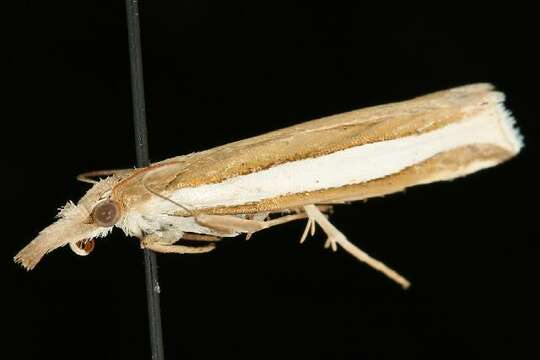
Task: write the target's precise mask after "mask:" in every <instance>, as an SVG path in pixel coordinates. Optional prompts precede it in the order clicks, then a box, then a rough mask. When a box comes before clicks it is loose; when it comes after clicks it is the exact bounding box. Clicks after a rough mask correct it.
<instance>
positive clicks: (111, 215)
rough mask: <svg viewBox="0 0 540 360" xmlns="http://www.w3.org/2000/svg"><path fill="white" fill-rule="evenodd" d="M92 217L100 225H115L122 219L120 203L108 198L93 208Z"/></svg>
mask: <svg viewBox="0 0 540 360" xmlns="http://www.w3.org/2000/svg"><path fill="white" fill-rule="evenodd" d="M92 219H93V220H94V223H96V224H97V225H99V226H103V227H109V226H113V225H114V224H116V223H117V222H118V220H119V219H120V205H119V204H118V202H116V201H114V200H106V201H104V202H102V203H99V204H97V205H96V207H95V208H94V210H92Z"/></svg>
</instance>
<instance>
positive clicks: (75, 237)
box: [14, 176, 124, 270]
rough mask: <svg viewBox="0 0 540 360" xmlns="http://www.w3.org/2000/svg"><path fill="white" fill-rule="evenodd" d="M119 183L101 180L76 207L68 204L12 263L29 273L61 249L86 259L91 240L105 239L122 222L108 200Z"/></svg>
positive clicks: (112, 201)
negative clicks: (52, 253) (64, 247)
mask: <svg viewBox="0 0 540 360" xmlns="http://www.w3.org/2000/svg"><path fill="white" fill-rule="evenodd" d="M120 180H121V179H120V178H119V177H117V176H111V177H108V178H106V179H103V180H101V181H99V182H97V183H96V184H95V185H94V186H93V187H92V188H91V189H90V190H88V192H87V193H86V194H85V195H84V196H83V197H82V198H81V199H80V200H79V202H78V203H77V204H75V203H73V202H71V201H70V202H68V203H67V204H66V205H65V206H63V207H62V208H61V209H60V211H59V213H58V215H57V217H58V220H57V221H56V222H55V223H53V224H52V225H49V226H48V227H46V228H45V229H43V230H42V231H41V232H40V233H39V235H38V236H37V237H36V238H35V239H34V240H32V241H31V242H30V243H29V244H28V245H26V247H24V248H23V249H22V250H21V251H20V252H19V253H18V254H17V255H16V256H15V258H14V260H15V262H17V263H20V264H21V265H22V266H23V267H25V268H26V269H27V270H31V269H33V268H34V267H35V266H36V265H37V263H38V262H39V261H40V260H41V258H42V257H43V256H45V254H47V253H49V252H51V251H52V250H54V249H57V248H59V247H61V246H64V245H69V247H70V248H71V249H72V250H73V251H74V252H75V253H76V254H78V255H88V254H89V253H90V252H91V251H92V250H93V248H94V239H95V238H99V237H103V236H105V235H107V234H108V233H109V232H110V231H111V230H112V229H113V227H114V225H116V224H117V223H118V222H120V221H121V219H122V218H123V213H124V211H123V206H122V204H121V202H119V201H118V200H116V199H113V198H112V197H111V196H112V189H113V187H114V186H115V185H116V184H117V183H118V182H119V181H120Z"/></svg>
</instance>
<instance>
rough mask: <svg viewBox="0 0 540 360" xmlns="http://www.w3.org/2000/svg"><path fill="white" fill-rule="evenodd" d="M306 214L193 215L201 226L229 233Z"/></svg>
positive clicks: (281, 221)
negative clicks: (263, 216) (262, 216)
mask: <svg viewBox="0 0 540 360" xmlns="http://www.w3.org/2000/svg"><path fill="white" fill-rule="evenodd" d="M306 217H307V214H306V213H304V212H302V213H297V214H291V215H285V216H281V217H279V218H276V219H272V220H266V221H263V220H249V219H242V218H239V217H236V216H232V215H207V214H200V215H198V216H196V217H195V221H197V223H199V224H200V225H202V226H205V227H208V228H210V229H213V230H216V231H219V232H222V233H225V234H230V233H235V232H241V233H248V234H251V233H254V232H257V231H260V230H263V229H268V228H269V227H272V226H276V225H281V224H285V223H287V222H289V221H294V220H299V219H305V218H306Z"/></svg>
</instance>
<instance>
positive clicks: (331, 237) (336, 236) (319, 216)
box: [302, 205, 410, 289]
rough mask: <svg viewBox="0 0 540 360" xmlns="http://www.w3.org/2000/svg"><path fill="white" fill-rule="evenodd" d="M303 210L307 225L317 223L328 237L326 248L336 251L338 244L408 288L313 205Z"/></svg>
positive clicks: (395, 274) (395, 273) (393, 272)
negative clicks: (305, 214) (329, 247)
mask: <svg viewBox="0 0 540 360" xmlns="http://www.w3.org/2000/svg"><path fill="white" fill-rule="evenodd" d="M304 209H305V211H306V213H307V215H308V218H309V220H308V224H309V222H311V223H317V224H318V225H319V226H320V227H321V229H322V230H323V231H324V232H325V233H326V235H327V236H328V239H327V246H331V247H332V249H333V250H334V251H335V250H337V244H339V245H340V246H341V247H342V248H343V249H345V251H347V252H348V253H349V254H351V255H352V256H354V257H355V258H357V259H358V260H360V261H362V262H365V263H366V264H368V265H369V266H371V267H372V268H374V269H375V270H378V271H380V272H382V273H383V274H384V275H386V276H388V277H389V278H390V279H392V280H394V281H395V282H397V283H398V284H400V285H401V286H402V287H403V288H405V289H406V288H408V287H409V286H410V282H409V281H408V280H407V279H405V278H404V277H403V276H401V275H400V274H398V273H397V272H396V271H395V270H393V269H391V268H389V267H388V266H386V265H385V264H384V263H383V262H381V261H379V260H377V259H374V258H372V257H371V256H369V255H368V254H367V253H366V252H364V251H362V250H360V249H359V248H358V247H356V246H355V245H354V244H353V243H351V242H350V241H349V240H347V238H346V237H345V235H343V233H341V231H339V230H338V229H337V228H336V227H335V226H334V225H332V223H331V222H330V221H329V220H328V219H327V218H326V216H324V214H323V213H322V212H321V211H320V210H319V209H318V208H317V207H316V206H315V205H306V206H304ZM309 226H312V225H308V227H309ZM306 229H307V228H306ZM304 233H305V235H307V230H306V231H304ZM305 235H303V236H302V237H303V238H305Z"/></svg>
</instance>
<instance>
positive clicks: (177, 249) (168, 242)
mask: <svg viewBox="0 0 540 360" xmlns="http://www.w3.org/2000/svg"><path fill="white" fill-rule="evenodd" d="M178 240H179V237H178V236H174V234H167V233H165V234H162V236H160V235H158V234H150V235H147V236H145V237H144V239H142V240H141V248H144V249H149V250H152V251H155V252H160V253H175V254H201V253H207V252H209V251H212V250H214V249H215V248H216V246H215V245H214V244H208V245H204V246H187V245H173V244H174V243H175V242H177V241H178Z"/></svg>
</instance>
